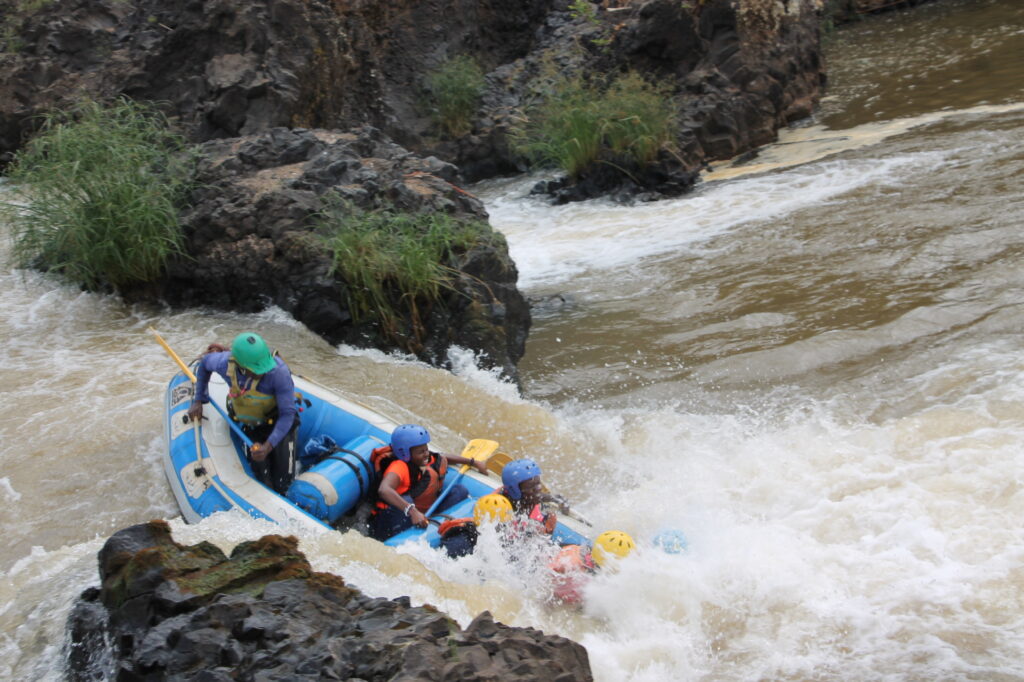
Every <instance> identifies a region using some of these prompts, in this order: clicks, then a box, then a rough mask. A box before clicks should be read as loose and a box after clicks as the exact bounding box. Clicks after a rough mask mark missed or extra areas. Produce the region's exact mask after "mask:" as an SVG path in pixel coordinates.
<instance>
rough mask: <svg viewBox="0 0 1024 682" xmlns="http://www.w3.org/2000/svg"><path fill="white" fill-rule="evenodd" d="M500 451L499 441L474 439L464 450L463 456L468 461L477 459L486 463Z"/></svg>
mask: <svg viewBox="0 0 1024 682" xmlns="http://www.w3.org/2000/svg"><path fill="white" fill-rule="evenodd" d="M497 449H498V441H495V440H487V439H485V438H474V439H473V440H471V441H469V442H468V443H466V447H464V448H462V456H463V457H465V458H466V459H476V460H480V461H484V462H486V461H487V459H488V458H489V457H490V456H491V455H493V454H494V451H495V450H497Z"/></svg>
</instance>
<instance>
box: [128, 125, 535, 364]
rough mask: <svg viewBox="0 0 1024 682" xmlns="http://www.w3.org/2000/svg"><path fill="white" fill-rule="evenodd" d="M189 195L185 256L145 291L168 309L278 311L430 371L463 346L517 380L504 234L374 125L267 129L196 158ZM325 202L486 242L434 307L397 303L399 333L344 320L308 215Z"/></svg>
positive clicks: (459, 266)
mask: <svg viewBox="0 0 1024 682" xmlns="http://www.w3.org/2000/svg"><path fill="white" fill-rule="evenodd" d="M201 151H202V157H203V161H202V163H201V165H200V171H199V178H198V180H199V189H197V190H196V191H195V192H194V194H193V196H192V198H191V202H190V203H191V208H189V209H188V210H187V211H186V212H185V213H184V215H183V218H182V222H183V224H184V227H185V234H186V239H187V242H188V248H189V252H190V253H189V256H190V257H189V258H188V259H182V260H179V261H177V262H174V263H172V264H171V266H170V268H169V270H168V275H167V277H166V279H165V280H164V281H162V282H161V283H160V285H159V289H158V291H157V292H152V291H145V292H142V293H143V294H144V295H146V296H152V295H153V294H154V293H156V294H157V295H159V297H160V298H163V299H164V300H167V301H169V302H170V303H172V304H173V305H176V306H199V305H211V306H216V307H219V308H227V309H233V310H241V311H257V310H261V309H263V308H265V307H267V306H268V305H277V306H279V307H281V308H283V309H284V310H286V311H287V312H289V313H291V315H292V316H293V317H295V319H297V320H299V321H300V322H303V323H305V324H306V325H307V326H308V327H309V328H310V329H312V330H313V331H315V332H317V333H318V334H320V335H321V336H323V337H324V338H326V339H328V340H329V341H330V342H332V343H339V342H348V343H352V344H354V345H358V346H372V347H376V348H383V349H389V348H394V349H400V350H402V351H404V352H408V353H413V354H415V355H417V356H419V357H421V358H422V359H424V360H426V361H428V362H431V363H433V364H435V365H441V366H443V365H444V364H445V362H446V350H447V349H448V348H449V346H451V345H459V346H463V347H465V348H469V349H472V350H474V351H475V352H476V353H478V355H479V356H480V358H481V361H482V364H484V365H489V366H496V367H499V368H501V369H502V371H503V372H504V373H505V375H506V376H509V377H515V376H516V368H515V363H516V361H518V360H519V358H520V357H522V355H523V352H524V350H525V344H526V335H527V332H528V330H529V326H530V312H529V308H528V306H527V304H526V302H525V300H524V299H523V296H522V295H521V294H520V293H519V290H518V289H517V288H516V278H517V272H516V268H515V265H514V264H513V263H512V261H511V260H510V259H509V257H508V250H507V247H506V245H505V242H504V240H503V238H502V237H501V235H499V234H497V233H494V232H493V231H492V230H490V228H489V226H488V225H487V223H486V220H487V212H486V210H485V209H484V207H483V205H482V204H481V202H480V201H479V200H478V199H477V198H475V197H474V196H472V195H470V194H469V193H467V192H466V191H465V190H463V189H461V188H460V187H459V186H458V185H457V184H454V183H456V182H458V181H459V176H458V170H457V169H456V168H455V167H454V166H452V165H451V164H448V163H444V162H441V161H439V160H437V159H435V158H427V159H423V158H420V157H418V156H415V155H413V154H411V153H410V152H408V151H407V150H406V149H404V148H402V147H400V146H398V145H397V144H395V143H393V142H391V141H390V140H388V139H387V138H386V137H384V136H383V134H381V133H380V132H379V131H377V130H376V129H374V128H369V127H364V128H361V129H357V130H353V131H350V132H347V133H339V132H332V131H326V130H305V129H294V130H293V129H286V128H275V129H272V130H270V131H267V132H264V133H261V134H256V135H250V136H246V137H242V138H231V139H227V140H215V141H211V142H207V143H205V144H204V145H203V146H202V148H201ZM328 197H333V198H334V199H336V200H339V199H340V200H343V201H347V202H348V203H349V204H350V205H351V207H352V208H353V209H357V210H373V209H376V208H380V207H382V206H392V207H395V208H396V209H399V210H400V211H403V212H408V213H414V214H422V213H444V214H446V215H450V216H452V217H453V218H456V219H459V220H476V221H478V222H479V224H480V225H481V227H482V228H483V229H485V230H487V231H488V232H490V234H491V239H490V240H489V241H488V240H484V241H482V242H481V243H480V244H479V245H478V246H476V247H474V248H472V249H470V250H469V251H466V252H459V253H457V254H455V255H454V256H453V259H452V260H451V261H450V262H447V263H445V265H446V266H448V267H449V268H451V272H452V273H453V277H452V280H451V288H450V289H446V290H443V291H442V292H441V299H440V300H438V301H435V302H429V301H427V302H424V301H418V302H417V307H416V308H415V310H412V311H411V310H410V306H409V303H408V301H403V300H401V298H402V296H401V292H398V293H396V294H395V300H394V301H393V308H394V310H395V312H396V313H398V314H399V315H400V321H399V324H398V326H397V328H394V329H388V328H384V327H383V326H382V325H381V324H380V323H379V321H377V320H374V319H371V320H369V321H364V320H360V319H354V317H353V312H352V309H351V306H350V305H349V296H348V287H350V286H353V285H352V284H350V283H348V282H346V280H345V279H344V273H332V272H331V254H330V253H329V252H328V251H327V250H326V247H325V246H324V244H323V242H321V241H319V240H318V239H317V238H316V237H315V235H314V226H315V216H316V215H317V214H318V213H319V212H321V211H322V210H323V209H324V205H325V200H326V199H327V198H328Z"/></svg>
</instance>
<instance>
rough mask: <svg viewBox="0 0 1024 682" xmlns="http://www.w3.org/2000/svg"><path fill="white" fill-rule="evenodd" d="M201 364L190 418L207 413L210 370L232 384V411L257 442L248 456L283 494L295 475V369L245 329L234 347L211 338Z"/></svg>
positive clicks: (258, 473)
mask: <svg viewBox="0 0 1024 682" xmlns="http://www.w3.org/2000/svg"><path fill="white" fill-rule="evenodd" d="M207 350H208V351H209V352H207V353H206V355H204V356H203V357H202V358H201V359H200V361H199V365H198V367H197V368H196V392H195V398H194V399H193V401H192V406H191V407H190V408H189V410H188V416H189V418H190V419H202V418H203V403H208V402H210V395H209V384H210V376H211V375H212V374H213V373H214V372H216V373H217V374H219V375H220V376H221V377H222V378H223V379H224V381H225V382H226V383H227V384H228V387H229V388H228V414H229V415H230V416H231V418H232V419H234V420H235V421H236V422H237V423H238V424H239V426H241V428H242V431H243V432H244V433H245V435H247V436H248V437H249V438H250V439H251V440H252V442H253V447H252V448H250V449H249V453H248V454H249V462H250V464H251V465H252V470H253V473H254V474H255V475H256V478H257V479H259V480H260V481H262V482H263V483H264V484H265V485H267V486H268V487H270V488H273V489H274V491H275V492H277V493H278V494H280V495H284V494H285V493H286V492H287V491H288V487H289V486H290V485H291V483H292V479H293V478H294V477H295V431H296V427H298V425H299V420H298V413H297V412H296V409H295V382H294V381H293V380H292V373H291V370H290V369H288V365H286V364H285V363H284V361H283V360H281V358H279V357H276V356H275V355H274V354H273V353H271V351H270V348H269V347H268V346H267V342H266V341H264V340H263V337H261V336H260V335H259V334H256V333H254V332H243V333H241V334H239V335H238V336H236V337H235V340H234V341H233V342H232V344H231V350H227V349H225V348H224V347H223V346H221V345H219V344H211V345H210V347H209V348H208V349H207Z"/></svg>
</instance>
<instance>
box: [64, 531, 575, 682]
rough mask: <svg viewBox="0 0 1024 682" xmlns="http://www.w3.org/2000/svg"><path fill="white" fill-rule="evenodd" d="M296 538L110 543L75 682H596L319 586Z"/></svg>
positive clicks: (476, 632)
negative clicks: (232, 544) (224, 543)
mask: <svg viewBox="0 0 1024 682" xmlns="http://www.w3.org/2000/svg"><path fill="white" fill-rule="evenodd" d="M297 547H298V542H297V540H296V539H295V538H292V537H287V538H284V537H280V536H276V535H269V536H266V537H263V538H260V539H259V540H256V541H254V542H244V543H242V544H240V545H238V546H237V547H236V548H235V549H234V551H233V552H232V553H231V556H230V557H225V556H224V554H223V553H222V552H221V551H220V550H219V549H217V548H216V547H215V546H213V545H211V544H209V543H206V542H204V543H201V544H198V545H194V546H191V547H183V546H181V545H179V544H177V543H175V542H174V540H173V539H172V538H171V536H170V529H169V527H168V526H167V524H166V523H165V522H163V521H153V522H150V523H149V524H145V525H138V526H133V527H131V528H127V529H125V530H122V531H120V532H118V533H116V534H115V535H113V536H112V537H111V538H110V539H109V540H107V542H106V544H105V545H104V546H103V549H102V550H101V551H100V553H99V573H100V580H101V584H100V586H99V587H98V588H97V587H93V588H89V589H87V590H86V591H85V592H83V593H82V595H81V597H80V598H79V600H78V601H77V602H76V604H75V606H74V608H73V610H72V613H71V614H70V616H69V618H68V627H67V629H68V639H69V644H68V646H67V678H68V679H69V680H72V682H85V681H92V680H103V679H118V680H139V681H143V680H168V679H175V680H205V681H209V682H218V681H221V680H223V681H224V682H227V681H228V680H345V679H362V680H391V679H407V680H442V679H444V680H496V679H501V680H508V681H509V682H515V681H517V680H522V681H524V682H525V681H527V680H529V681H533V680H540V679H544V680H557V681H559V682H571V681H572V680H590V679H592V678H591V674H590V666H589V662H588V659H587V652H586V650H585V649H584V648H583V647H582V646H580V645H579V644H576V643H575V642H572V641H570V640H568V639H565V638H563V637H558V636H554V635H545V634H544V633H542V632H540V631H538V630H534V629H532V628H515V627H509V626H506V625H502V624H501V623H497V622H495V621H494V619H493V618H492V617H491V615H490V614H489V613H487V612H484V613H481V614H480V615H479V616H477V618H476V619H474V620H473V622H472V623H470V624H469V626H467V627H466V628H465V629H462V628H461V627H459V625H458V623H456V622H455V621H453V620H452V619H450V618H448V617H447V616H445V615H444V614H443V613H440V612H439V611H437V609H435V608H433V607H431V606H429V605H427V606H422V607H412V606H410V604H409V600H408V598H405V597H400V598H398V599H394V600H388V599H381V598H374V597H369V596H367V595H365V594H363V593H361V592H360V591H359V590H357V589H354V588H352V587H350V586H347V585H345V583H344V581H343V580H342V579H341V578H340V577H338V576H334V575H330V574H326V573H317V572H315V571H313V570H312V569H311V568H310V565H309V563H308V562H307V561H306V559H305V557H303V555H302V554H301V553H300V552H299V551H298V549H297Z"/></svg>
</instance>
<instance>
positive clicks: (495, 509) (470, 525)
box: [437, 493, 513, 559]
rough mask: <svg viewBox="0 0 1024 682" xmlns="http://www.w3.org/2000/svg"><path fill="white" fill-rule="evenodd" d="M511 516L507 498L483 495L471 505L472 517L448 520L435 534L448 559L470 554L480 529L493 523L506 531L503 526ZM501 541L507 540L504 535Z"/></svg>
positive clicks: (509, 503) (510, 506) (510, 505)
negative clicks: (438, 537) (438, 536)
mask: <svg viewBox="0 0 1024 682" xmlns="http://www.w3.org/2000/svg"><path fill="white" fill-rule="evenodd" d="M512 515H513V512H512V503H511V502H509V500H508V498H507V497H505V496H504V495H499V494H498V493H491V494H489V495H483V496H481V497H480V499H478V500H477V501H476V504H475V505H473V516H468V517H466V518H463V519H449V520H448V521H445V522H444V523H442V524H441V526H440V527H439V528H438V529H437V534H438V535H440V536H441V547H443V548H444V551H445V553H447V554H448V557H449V558H450V559H457V558H459V557H462V556H466V555H468V554H472V553H473V550H474V549H476V541H477V538H478V537H479V534H480V528H482V527H483V526H484V525H486V524H492V523H495V524H499V527H500V528H502V529H504V530H507V529H508V527H507V526H506V525H505V524H507V523H508V522H509V521H511V520H512ZM503 539H504V540H508V539H509V538H508V537H507V535H506V536H505V537H504V538H503Z"/></svg>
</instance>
